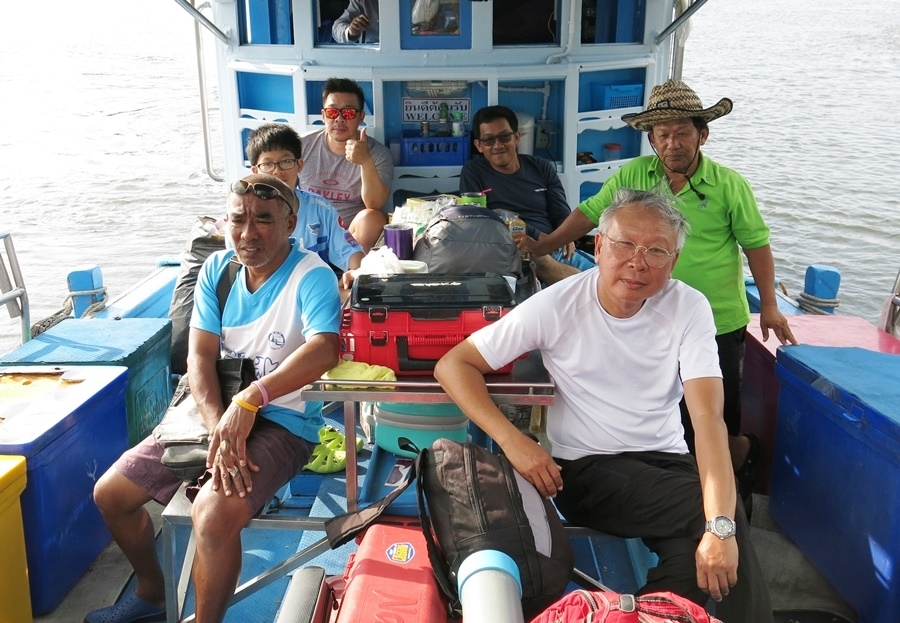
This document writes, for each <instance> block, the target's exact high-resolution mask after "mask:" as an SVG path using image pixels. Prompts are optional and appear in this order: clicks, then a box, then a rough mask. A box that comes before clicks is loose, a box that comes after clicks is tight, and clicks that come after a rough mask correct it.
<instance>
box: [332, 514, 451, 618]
mask: <svg viewBox="0 0 900 623" xmlns="http://www.w3.org/2000/svg"><path fill="white" fill-rule="evenodd" d="M381 521H382V522H383V523H376V524H372V525H371V526H369V527H368V528H367V529H366V531H365V532H364V533H363V534H362V537H360V539H361V540H360V543H359V549H358V550H357V551H356V553H355V554H353V555H352V557H351V559H350V562H349V563H348V565H347V571H346V573H345V574H344V580H345V582H346V589H345V591H344V595H343V597H342V598H341V605H340V609H339V610H338V613H337V620H336V621H337V623H375V622H376V621H392V622H393V623H444V622H446V621H447V610H446V605H445V603H444V599H443V595H442V593H441V589H440V588H439V587H438V585H437V580H435V578H434V572H433V571H432V569H431V562H430V561H429V560H428V550H427V549H426V548H427V546H426V544H425V537H424V536H422V528H421V527H420V526H419V523H418V522H417V521H413V520H410V519H405V518H402V517H383V518H382V519H381Z"/></svg>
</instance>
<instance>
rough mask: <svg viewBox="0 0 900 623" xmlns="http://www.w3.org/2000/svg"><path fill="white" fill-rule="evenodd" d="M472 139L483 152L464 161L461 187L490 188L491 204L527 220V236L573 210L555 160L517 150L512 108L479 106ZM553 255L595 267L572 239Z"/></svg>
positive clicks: (541, 233)
mask: <svg viewBox="0 0 900 623" xmlns="http://www.w3.org/2000/svg"><path fill="white" fill-rule="evenodd" d="M472 138H473V139H474V141H475V148H476V149H477V150H478V152H479V153H480V154H481V155H482V156H484V157H483V158H472V159H471V160H469V161H468V162H466V163H465V164H464V165H463V168H462V171H461V172H460V175H459V189H460V192H480V191H482V190H484V189H487V188H489V189H490V192H489V193H488V194H487V207H488V208H490V209H492V210H508V211H510V212H515V213H516V214H518V215H519V216H520V217H521V218H522V220H523V221H525V226H526V235H527V236H528V237H529V238H531V239H534V240H540V239H542V238H544V237H545V236H547V235H548V234H549V233H550V232H552V231H553V230H555V229H556V228H557V227H559V226H560V225H561V224H562V223H563V222H564V221H565V220H566V218H567V217H568V216H569V213H570V212H571V210H570V209H569V204H568V202H567V201H566V191H565V189H563V185H562V182H560V180H559V175H558V174H557V173H556V165H554V164H553V163H552V162H550V161H549V160H545V159H544V158H537V157H535V156H531V155H528V154H520V153H518V151H517V148H518V146H519V139H520V138H521V135H520V134H519V120H518V117H516V113H515V112H513V110H512V109H510V108H507V107H506V106H486V107H485V108H481V109H480V110H478V112H476V113H475V116H474V117H473V118H472ZM553 258H554V259H555V260H557V261H562V262H565V263H567V264H571V265H573V266H576V267H577V268H578V270H584V269H586V268H590V267H591V266H592V262H591V260H590V258H589V257H586V256H584V255H582V254H580V253H577V252H576V251H575V245H574V243H572V242H569V243H567V244H565V245H561V246H560V248H559V249H556V250H555V251H554V252H553ZM544 266H545V265H544V263H543V262H540V263H539V264H538V267H537V268H538V276H539V277H540V278H541V279H542V280H543V278H544V275H543V274H542V272H544V271H542V268H544ZM544 270H546V269H544Z"/></svg>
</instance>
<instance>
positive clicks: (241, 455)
mask: <svg viewBox="0 0 900 623" xmlns="http://www.w3.org/2000/svg"><path fill="white" fill-rule="evenodd" d="M230 189H231V192H230V193H229V195H228V203H227V217H226V218H227V224H226V234H227V236H228V237H229V238H230V239H231V243H232V249H228V250H223V251H218V252H216V253H214V254H212V255H211V256H210V257H209V258H208V259H207V260H206V262H204V264H203V268H202V270H201V274H200V278H199V281H198V282H197V287H196V296H195V300H194V313H193V315H192V318H191V329H190V345H189V350H188V372H187V373H188V377H189V380H190V387H191V396H192V398H193V399H194V400H195V401H196V403H197V407H198V409H199V410H200V412H201V413H202V415H203V418H204V420H205V421H206V425H207V428H208V429H209V432H210V446H209V454H208V456H207V461H206V464H207V466H208V468H207V472H206V473H205V474H204V476H203V477H202V478H201V479H200V484H201V488H200V491H199V493H198V494H197V497H196V499H195V500H194V502H193V505H192V507H191V520H192V522H193V529H194V534H195V535H196V544H197V547H196V553H195V554H194V564H193V582H194V588H195V593H196V604H197V609H196V615H197V616H196V620H197V621H198V622H200V623H204V622H205V623H208V622H210V621H221V620H222V619H223V618H224V616H225V612H226V610H227V604H228V600H229V598H230V597H231V596H232V595H233V594H234V590H235V588H236V586H237V581H238V577H239V574H240V568H241V529H242V528H243V527H244V526H245V525H246V523H247V522H248V521H249V520H250V519H251V518H252V517H253V515H254V514H255V513H256V512H257V511H258V510H259V509H260V508H262V506H263V505H264V504H267V503H268V502H269V500H271V498H272V496H273V495H275V493H276V491H278V489H279V488H280V487H281V486H283V485H284V483H286V482H287V481H289V480H290V479H291V478H293V477H294V476H295V475H297V474H298V473H300V470H301V469H302V468H303V466H304V465H306V464H307V463H308V462H309V458H310V456H311V454H312V450H313V448H314V447H315V445H316V443H318V439H319V438H318V431H319V429H320V428H322V426H323V425H324V421H323V419H322V403H312V402H304V401H303V400H301V399H300V395H299V394H300V391H299V390H300V388H302V387H303V386H304V385H306V384H307V383H311V382H312V381H315V380H316V379H318V378H320V377H321V375H322V374H323V373H325V372H326V371H327V370H329V369H331V368H332V367H334V366H335V365H337V363H338V355H339V353H340V341H339V338H338V329H339V326H340V313H341V311H340V310H341V303H340V297H339V295H338V289H337V279H336V277H335V275H334V272H333V271H332V270H331V269H330V268H329V267H328V266H327V265H326V264H325V263H324V262H323V261H322V260H321V259H320V258H319V256H318V255H316V254H315V253H311V252H309V251H306V250H304V249H303V248H302V247H301V246H300V244H299V243H297V242H296V241H294V242H293V243H292V242H291V241H290V238H289V237H290V235H291V232H293V231H294V226H295V224H296V219H297V217H296V214H295V212H296V210H297V197H296V195H295V194H294V193H293V191H292V189H291V188H290V187H289V186H287V185H285V184H284V183H283V182H281V181H280V180H279V179H277V178H275V177H273V176H270V175H257V174H254V175H249V176H247V177H245V178H243V179H240V180H235V181H234V182H233V183H232V184H231V187H230ZM235 261H237V262H239V263H240V268H239V269H238V271H237V274H236V278H235V279H234V282H233V284H232V286H231V289H230V291H229V294H228V295H227V299H226V302H225V306H224V309H223V310H222V311H221V312H220V311H219V301H218V296H217V293H216V290H217V287H218V284H219V283H220V279H221V278H222V275H223V274H224V273H225V271H227V270H228V267H229V264H231V263H233V262H235ZM220 355H221V356H223V357H225V358H230V359H235V358H239V359H251V360H252V361H253V365H254V368H255V371H256V377H257V380H256V381H255V382H253V384H252V385H250V386H249V387H248V388H246V389H244V390H242V391H240V392H239V393H237V394H235V396H234V397H233V398H232V400H231V402H230V403H228V404H223V403H222V397H221V394H220V386H219V379H218V376H217V374H216V360H217V359H219V358H220ZM163 450H164V448H163V447H162V446H160V445H159V444H158V443H157V442H156V439H155V437H154V436H153V435H152V434H151V435H149V436H148V437H147V438H146V439H144V440H143V441H142V442H141V443H139V444H138V445H137V446H135V447H134V448H132V449H130V450H128V451H126V452H125V454H123V455H122V457H121V458H120V459H119V460H118V461H116V463H115V464H113V466H112V467H111V468H110V469H109V470H108V471H107V472H106V473H105V474H104V475H103V476H102V477H101V478H100V480H99V481H98V482H97V485H96V486H95V488H94V501H95V502H96V504H97V506H98V508H99V509H100V512H101V514H102V515H103V518H104V521H105V522H106V525H107V527H108V528H109V531H110V533H112V535H113V538H114V539H115V541H116V543H117V544H118V545H119V547H120V548H121V549H122V552H123V553H124V554H125V557H126V558H127V559H128V561H129V562H130V563H131V565H132V567H133V568H134V571H135V575H136V578H137V586H136V588H135V590H133V591H129V592H128V593H127V594H126V595H125V596H124V597H123V598H122V599H121V600H119V602H118V603H116V604H114V605H112V606H109V607H107V608H103V609H100V610H95V611H93V612H91V613H89V614H88V615H87V616H86V617H85V619H84V620H85V623H132V622H137V621H141V622H145V621H164V620H165V615H166V611H165V597H166V595H165V585H164V579H163V573H162V570H161V568H160V565H159V560H158V559H157V556H156V547H155V544H154V535H155V533H154V530H153V524H152V522H151V521H150V515H149V514H148V512H147V510H146V509H145V508H144V505H145V504H146V503H147V502H149V501H150V500H156V501H157V502H159V503H161V504H167V503H168V502H169V501H170V500H171V499H172V498H173V497H174V495H175V493H176V492H177V491H178V489H179V487H180V486H181V483H182V481H181V477H180V476H179V475H176V474H175V473H173V472H171V471H169V469H168V468H166V467H165V466H163V465H162V463H161V462H160V458H161V456H162V453H163Z"/></svg>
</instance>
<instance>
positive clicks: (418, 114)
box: [403, 97, 472, 123]
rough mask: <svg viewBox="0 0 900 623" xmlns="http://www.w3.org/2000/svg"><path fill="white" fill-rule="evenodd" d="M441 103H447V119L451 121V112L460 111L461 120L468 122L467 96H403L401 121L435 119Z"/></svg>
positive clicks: (468, 100)
mask: <svg viewBox="0 0 900 623" xmlns="http://www.w3.org/2000/svg"><path fill="white" fill-rule="evenodd" d="M441 104H447V110H448V112H449V113H450V117H449V119H448V121H453V113H458V112H461V113H462V117H463V118H462V120H463V122H465V123H468V122H469V109H470V108H471V104H472V101H471V100H470V99H469V98H424V99H420V98H416V97H404V98H403V123H418V122H420V121H437V120H438V118H439V112H440V109H441Z"/></svg>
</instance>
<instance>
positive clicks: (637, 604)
mask: <svg viewBox="0 0 900 623" xmlns="http://www.w3.org/2000/svg"><path fill="white" fill-rule="evenodd" d="M588 621H589V622H590V623H722V622H721V621H720V620H719V619H717V618H715V617H712V616H710V615H709V614H708V613H707V612H706V610H704V609H703V607H702V606H698V605H697V604H695V603H694V602H692V601H691V600H689V599H687V598H685V597H681V596H679V595H675V594H674V593H668V592H663V593H647V594H646V595H638V596H635V595H620V594H619V593H614V592H612V591H587V590H577V591H573V592H571V593H569V594H568V595H566V596H565V597H563V598H562V599H560V600H559V601H557V602H555V603H554V604H553V605H552V606H550V607H549V608H547V609H546V610H544V611H543V612H542V613H541V614H539V615H538V616H537V617H535V618H534V619H532V620H531V623H585V622H588Z"/></svg>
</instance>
